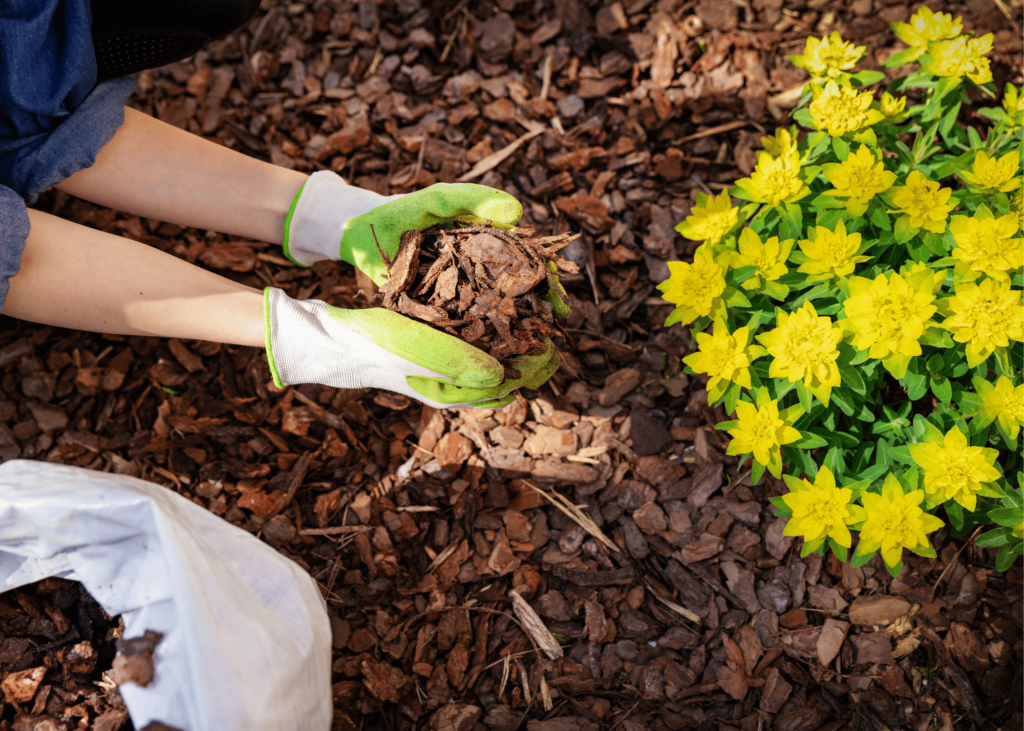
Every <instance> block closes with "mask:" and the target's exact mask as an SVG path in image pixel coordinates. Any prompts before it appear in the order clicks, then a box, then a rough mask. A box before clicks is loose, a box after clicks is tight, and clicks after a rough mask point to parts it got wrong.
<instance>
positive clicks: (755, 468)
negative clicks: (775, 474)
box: [750, 457, 764, 485]
mask: <svg viewBox="0 0 1024 731" xmlns="http://www.w3.org/2000/svg"><path fill="white" fill-rule="evenodd" d="M750 459H751V461H752V464H751V466H750V482H751V484H753V485H756V484H757V483H758V482H760V481H761V475H763V474H764V465H763V464H761V463H760V462H758V461H757V460H756V459H754V458H753V457H751V458H750Z"/></svg>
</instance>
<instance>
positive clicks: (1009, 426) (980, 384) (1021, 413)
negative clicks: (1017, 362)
mask: <svg viewBox="0 0 1024 731" xmlns="http://www.w3.org/2000/svg"><path fill="white" fill-rule="evenodd" d="M974 387H975V389H977V391H978V396H980V397H981V412H982V413H983V414H984V415H985V417H986V419H987V421H988V423H991V422H993V421H998V422H999V426H1000V428H1002V430H1003V432H1004V433H1006V435H1007V436H1009V437H1010V439H1011V440H1016V439H1017V434H1019V433H1020V425H1021V424H1022V423H1024V384H1021V385H1019V386H1017V387H1014V385H1013V381H1011V380H1010V379H1009V378H1007V377H1006V376H999V380H997V381H996V382H995V383H989V382H988V381H985V380H983V379H981V378H975V379H974Z"/></svg>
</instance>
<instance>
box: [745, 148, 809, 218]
mask: <svg viewBox="0 0 1024 731" xmlns="http://www.w3.org/2000/svg"><path fill="white" fill-rule="evenodd" d="M736 187H737V188H739V189H740V190H743V191H745V192H746V193H747V196H748V197H749V198H750V200H752V201H754V202H755V203H767V204H768V205H770V206H775V207H776V208H778V207H779V206H780V205H782V204H783V203H795V202H796V201H798V200H800V199H801V198H804V197H806V196H808V195H810V193H811V189H810V188H808V187H807V186H806V185H804V181H803V180H801V179H800V155H799V154H798V153H797V152H796V150H792V151H790V152H788V153H786V154H785V155H783V156H782V157H772V156H771V155H769V154H768V153H767V152H762V153H760V154H759V155H758V156H757V165H756V166H755V167H754V172H753V173H751V174H750V177H749V178H741V179H739V180H737V181H736Z"/></svg>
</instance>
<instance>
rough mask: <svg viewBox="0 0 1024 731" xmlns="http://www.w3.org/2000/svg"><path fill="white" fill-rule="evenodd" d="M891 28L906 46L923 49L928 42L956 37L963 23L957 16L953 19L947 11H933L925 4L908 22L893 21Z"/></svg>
mask: <svg viewBox="0 0 1024 731" xmlns="http://www.w3.org/2000/svg"><path fill="white" fill-rule="evenodd" d="M892 30H893V32H894V33H895V34H896V37H897V38H899V39H900V40H901V41H903V42H904V43H906V44H907V45H908V46H911V47H913V48H920V49H922V50H923V49H924V48H927V46H928V44H929V43H934V42H935V41H944V40H948V39H950V38H956V37H957V36H958V35H960V32H961V31H962V30H963V25H962V24H961V21H960V18H959V16H958V17H957V18H956V19H955V20H954V19H953V16H951V15H950V14H949V13H933V12H932V10H931V8H929V7H928V6H927V5H922V6H921V7H920V8H918V10H917V12H916V13H914V14H913V15H912V16H911V17H910V22H909V23H893V24H892Z"/></svg>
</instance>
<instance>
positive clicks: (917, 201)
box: [889, 170, 954, 234]
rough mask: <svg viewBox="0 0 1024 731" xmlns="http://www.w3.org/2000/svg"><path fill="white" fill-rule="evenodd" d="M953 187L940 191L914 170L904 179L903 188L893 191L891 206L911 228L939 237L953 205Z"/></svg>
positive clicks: (893, 211) (936, 185)
mask: <svg viewBox="0 0 1024 731" xmlns="http://www.w3.org/2000/svg"><path fill="white" fill-rule="evenodd" d="M952 195H953V190H952V188H940V187H939V184H938V183H934V182H932V181H931V180H928V179H927V178H925V176H924V175H922V174H921V173H920V172H918V171H917V170H914V171H911V173H910V175H908V176H907V182H906V185H902V186H899V187H897V188H893V189H892V204H893V205H894V206H896V210H892V211H889V213H900V214H902V216H901V218H902V219H905V220H906V223H907V225H908V226H909V227H910V228H912V229H921V228H923V229H924V230H925V231H931V232H932V233H937V234H941V233H944V232H945V231H946V219H948V218H949V212H950V211H951V210H953V205H954V204H950V203H949V199H950V196H952Z"/></svg>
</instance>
